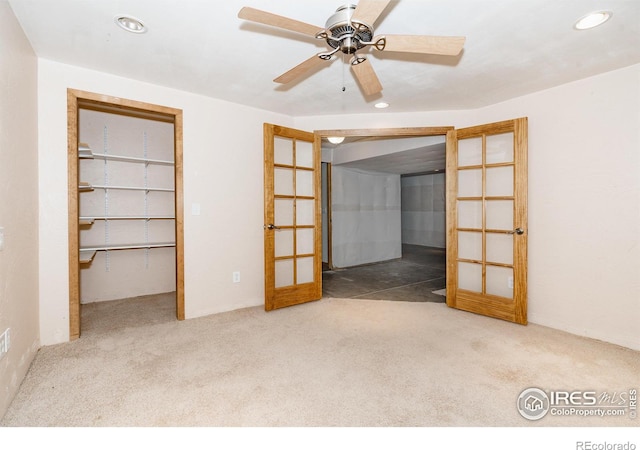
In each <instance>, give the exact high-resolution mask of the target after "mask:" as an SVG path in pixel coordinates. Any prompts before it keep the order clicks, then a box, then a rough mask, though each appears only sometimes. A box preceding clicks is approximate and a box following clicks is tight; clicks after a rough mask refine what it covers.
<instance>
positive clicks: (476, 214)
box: [458, 200, 482, 229]
mask: <svg viewBox="0 0 640 450" xmlns="http://www.w3.org/2000/svg"><path fill="white" fill-rule="evenodd" d="M458 227H459V228H477V229H480V228H482V202H481V201H476V200H464V201H463V200H460V201H459V202H458Z"/></svg>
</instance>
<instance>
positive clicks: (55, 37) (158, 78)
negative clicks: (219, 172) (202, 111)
mask: <svg viewBox="0 0 640 450" xmlns="http://www.w3.org/2000/svg"><path fill="white" fill-rule="evenodd" d="M353 2H354V3H355V2H356V0H353ZM9 3H10V4H11V6H12V8H13V10H14V12H15V14H16V16H17V17H18V20H19V21H20V23H21V25H22V27H23V29H24V30H25V33H26V35H27V37H28V38H29V40H30V42H31V44H32V46H33V48H34V50H35V52H36V54H37V55H38V56H39V57H42V58H46V59H51V60H55V61H59V62H63V63H66V64H72V65H76V66H81V67H86V68H90V69H95V70H99V71H102V72H108V73H112V74H115V75H120V76H124V77H128V78H133V79H137V80H142V81H146V82H149V83H154V84H158V85H163V86H169V87H173V88H177V89H181V90H185V91H190V92H194V93H198V94H202V95H205V96H210V97H214V98H219V99H223V100H228V101H231V102H235V103H240V104H245V105H251V106H254V107H257V108H262V109H266V110H270V111H275V112H279V113H283V114H287V115H291V116H305V115H324V114H332V115H335V114H349V113H362V112H374V111H376V110H375V109H374V108H373V104H374V103H375V102H376V101H377V100H379V99H380V98H383V99H384V100H385V101H387V102H389V103H390V104H391V107H390V108H389V109H388V110H386V111H387V112H401V111H402V112H404V111H428V110H451V109H471V108H478V107H482V106H486V105H490V104H494V103H497V102H501V101H504V100H507V99H509V98H513V97H517V96H521V95H524V94H527V93H530V92H534V91H538V90H542V89H546V88H549V87H552V86H556V85H559V84H562V83H566V82H569V81H572V80H576V79H580V78H585V77H588V76H592V75H595V74H598V73H602V72H606V71H609V70H613V69H617V68H621V67H625V66H629V65H632V64H636V63H640V1H638V0H600V1H595V0H433V1H429V0H425V1H419V0H398V1H392V2H391V4H390V5H389V7H388V8H387V10H386V11H385V13H384V14H383V15H382V17H381V18H380V20H379V21H378V23H377V24H376V26H375V34H376V35H380V34H384V33H387V34H429V35H445V36H447V35H449V36H450V35H456V36H457V35H462V36H466V38H467V40H466V43H465V47H464V50H463V52H462V53H461V55H459V56H458V57H437V56H429V55H410V54H398V53H395V54H393V53H382V52H378V51H376V50H374V51H371V58H370V59H371V62H372V65H373V67H374V69H375V70H376V72H377V74H378V77H379V78H380V81H381V83H382V85H383V87H384V90H383V91H382V94H381V95H377V96H374V97H367V98H365V97H364V96H363V94H362V92H361V91H360V89H359V88H358V86H357V85H356V83H355V81H354V79H353V77H352V75H351V73H350V72H349V69H348V66H347V65H345V64H344V63H343V61H342V59H339V60H337V61H333V62H332V63H330V64H328V66H327V67H325V68H323V69H321V70H318V71H316V72H315V73H312V74H311V75H310V76H308V77H306V78H304V79H302V80H301V81H299V82H296V83H294V84H292V85H286V86H282V85H279V84H276V83H274V82H273V81H272V80H273V79H274V78H276V77H277V76H279V75H280V74H282V73H283V72H286V71H287V70H289V69H290V68H292V67H294V66H296V65H297V64H299V63H300V62H302V61H304V60H306V59H307V58H309V57H311V56H312V55H314V54H316V53H319V52H321V51H325V50H326V48H327V46H326V44H325V43H324V42H323V41H319V40H315V39H313V38H310V37H308V36H305V35H301V34H296V33H293V32H289V31H286V30H280V29H274V28H271V27H268V26H265V25H260V24H255V23H249V22H245V21H242V20H240V19H238V18H237V13H238V11H239V10H240V8H241V7H242V6H251V7H254V8H257V9H262V10H265V11H269V12H272V13H275V14H279V15H283V16H287V17H291V18H294V19H297V20H300V21H303V22H307V23H310V24H313V25H318V26H319V27H323V26H324V23H325V21H326V19H327V18H328V17H329V16H330V15H331V14H332V13H333V12H334V11H335V9H336V8H337V7H339V6H341V5H342V4H343V0H336V1H331V0H304V1H291V0H287V1H284V0H225V1H223V2H221V1H212V0H126V1H123V0H84V1H79V0H9ZM601 9H608V10H611V11H613V17H612V19H611V20H610V21H609V22H607V23H605V24H604V25H602V26H600V27H598V28H595V29H593V30H589V31H576V30H574V29H573V24H574V22H575V21H576V20H577V19H578V18H579V17H581V16H583V15H584V14H586V13H588V12H591V11H594V10H601ZM121 14H128V15H132V16H135V17H137V18H139V19H141V20H142V21H143V22H144V23H145V24H146V25H147V26H148V32H147V33H144V34H140V35H136V34H132V33H127V32H125V31H123V30H121V29H119V28H118V27H117V26H116V25H115V24H114V17H115V16H116V15H121ZM343 86H344V87H345V88H346V89H345V91H344V92H343V90H342V88H343Z"/></svg>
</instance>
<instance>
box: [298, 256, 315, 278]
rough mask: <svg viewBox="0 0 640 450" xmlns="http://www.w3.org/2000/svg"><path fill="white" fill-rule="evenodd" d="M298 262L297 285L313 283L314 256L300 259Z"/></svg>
mask: <svg viewBox="0 0 640 450" xmlns="http://www.w3.org/2000/svg"><path fill="white" fill-rule="evenodd" d="M296 262H297V265H298V267H297V269H298V271H297V275H298V276H297V278H298V279H297V284H302V283H311V282H313V256H310V257H308V258H298V259H296Z"/></svg>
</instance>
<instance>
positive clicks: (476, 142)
mask: <svg viewBox="0 0 640 450" xmlns="http://www.w3.org/2000/svg"><path fill="white" fill-rule="evenodd" d="M480 164H482V138H480V137H478V138H471V139H461V140H459V141H458V167H464V166H479V165H480Z"/></svg>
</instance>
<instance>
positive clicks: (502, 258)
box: [486, 233, 513, 264]
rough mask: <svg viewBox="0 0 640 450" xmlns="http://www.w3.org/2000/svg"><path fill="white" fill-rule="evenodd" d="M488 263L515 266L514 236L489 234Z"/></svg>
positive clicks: (487, 241)
mask: <svg viewBox="0 0 640 450" xmlns="http://www.w3.org/2000/svg"><path fill="white" fill-rule="evenodd" d="M486 243H487V250H486V255H487V261H489V262H494V263H501V264H513V235H512V234H497V233H487V237H486Z"/></svg>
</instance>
